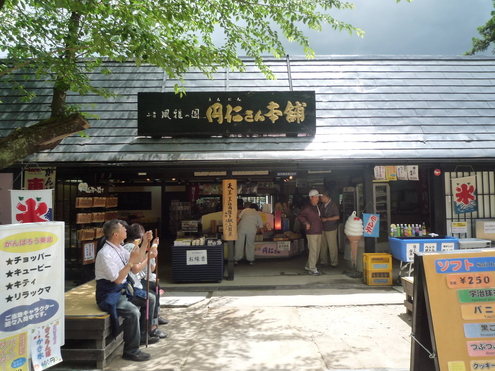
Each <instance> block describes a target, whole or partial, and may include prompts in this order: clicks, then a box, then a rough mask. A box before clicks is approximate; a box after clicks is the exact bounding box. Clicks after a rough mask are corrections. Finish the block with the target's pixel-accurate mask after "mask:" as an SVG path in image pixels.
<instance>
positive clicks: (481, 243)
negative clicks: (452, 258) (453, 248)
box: [459, 238, 492, 250]
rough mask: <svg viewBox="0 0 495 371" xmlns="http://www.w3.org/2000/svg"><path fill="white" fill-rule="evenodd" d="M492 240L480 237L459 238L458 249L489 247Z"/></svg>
mask: <svg viewBox="0 0 495 371" xmlns="http://www.w3.org/2000/svg"><path fill="white" fill-rule="evenodd" d="M491 247H492V241H490V240H482V239H481V238H461V239H460V240H459V249H460V250H463V249H490V248H491Z"/></svg>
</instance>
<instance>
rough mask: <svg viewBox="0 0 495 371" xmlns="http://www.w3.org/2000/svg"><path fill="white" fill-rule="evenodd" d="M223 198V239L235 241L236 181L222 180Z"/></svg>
mask: <svg viewBox="0 0 495 371" xmlns="http://www.w3.org/2000/svg"><path fill="white" fill-rule="evenodd" d="M222 189H223V193H222V198H223V203H222V205H223V212H222V214H223V215H222V221H223V239H224V240H225V241H235V240H237V180H235V179H224V180H223V181H222Z"/></svg>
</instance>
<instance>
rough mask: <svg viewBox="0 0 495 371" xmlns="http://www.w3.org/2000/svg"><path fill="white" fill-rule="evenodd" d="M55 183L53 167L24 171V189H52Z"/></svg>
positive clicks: (54, 169)
mask: <svg viewBox="0 0 495 371" xmlns="http://www.w3.org/2000/svg"><path fill="white" fill-rule="evenodd" d="M55 181H56V168H54V167H28V168H27V169H26V170H24V189H29V190H39V189H52V188H55Z"/></svg>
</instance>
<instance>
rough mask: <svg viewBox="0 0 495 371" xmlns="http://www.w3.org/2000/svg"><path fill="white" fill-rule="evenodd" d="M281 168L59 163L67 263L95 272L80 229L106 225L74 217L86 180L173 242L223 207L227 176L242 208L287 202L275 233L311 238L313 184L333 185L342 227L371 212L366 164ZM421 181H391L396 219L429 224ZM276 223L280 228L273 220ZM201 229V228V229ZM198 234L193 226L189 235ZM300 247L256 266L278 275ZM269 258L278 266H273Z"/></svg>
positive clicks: (132, 218)
mask: <svg viewBox="0 0 495 371" xmlns="http://www.w3.org/2000/svg"><path fill="white" fill-rule="evenodd" d="M277 166H278V165H274V166H272V167H270V168H268V169H263V170H261V171H260V170H242V175H235V176H234V175H232V174H233V173H234V171H233V170H229V171H228V172H225V173H226V174H227V175H216V174H218V173H219V172H220V170H218V169H213V170H212V171H211V172H207V174H208V175H207V176H204V175H202V176H196V175H195V174H196V172H195V171H194V169H191V170H181V171H179V170H177V171H175V170H173V169H167V170H163V169H151V168H150V169H139V171H138V170H134V169H125V170H124V169H122V170H121V169H119V170H118V171H117V170H116V169H115V168H111V169H107V170H106V171H103V170H102V171H101V172H100V173H94V172H89V171H88V172H85V171H83V169H79V171H78V172H77V173H75V172H74V170H73V169H71V170H70V171H69V170H66V171H64V170H63V169H60V170H59V171H58V173H57V178H58V179H57V192H56V209H55V212H56V217H57V220H64V221H65V222H66V225H67V231H68V234H67V236H66V240H67V243H66V250H67V252H66V256H67V257H68V258H69V261H70V264H68V267H70V270H71V271H80V270H81V269H82V268H83V267H84V271H85V272H89V273H87V274H85V275H84V277H87V278H90V276H91V274H90V272H91V263H89V264H86V263H83V253H82V248H83V244H84V243H85V241H82V240H80V238H79V237H80V236H79V234H78V230H79V229H81V228H83V229H88V228H89V229H97V228H98V227H101V225H102V224H103V223H102V222H100V223H99V224H98V225H96V224H94V223H88V224H87V225H80V224H77V223H75V219H76V215H77V214H78V213H80V212H81V211H84V210H80V209H77V208H76V198H77V197H80V196H81V194H80V192H79V190H78V184H79V183H81V182H84V183H87V184H88V185H90V186H94V187H101V189H103V194H102V195H105V196H116V197H118V198H119V199H120V201H121V202H119V205H118V206H117V207H116V208H114V209H112V210H113V211H114V212H118V217H119V218H124V219H126V220H127V219H129V220H128V221H129V222H131V223H132V222H139V223H141V224H144V225H145V226H146V228H151V229H153V230H155V231H156V232H157V234H158V235H159V236H160V237H161V238H162V239H163V240H164V241H167V243H166V245H168V246H172V244H173V241H174V240H175V239H176V238H177V237H178V236H181V235H182V236H183V235H184V233H183V232H184V231H182V222H183V221H188V220H195V221H200V220H201V219H202V217H203V216H204V215H205V214H209V213H212V212H216V211H218V210H219V206H220V205H221V192H220V191H219V187H220V185H221V180H222V179H223V178H235V179H237V181H238V187H239V189H240V192H239V199H240V200H241V201H240V202H241V204H242V206H243V207H244V206H247V205H248V204H250V203H256V204H257V205H258V206H259V207H260V209H261V210H263V211H265V212H267V213H269V214H272V215H273V213H274V209H275V205H276V204H277V203H279V202H280V203H282V204H286V205H287V209H286V210H285V211H284V212H283V214H282V218H283V219H284V220H283V223H282V224H281V229H277V230H276V231H274V232H277V233H274V234H282V233H283V232H287V231H290V232H293V233H301V234H302V235H303V236H302V239H304V233H303V232H304V231H301V230H299V229H298V227H297V223H296V215H297V211H298V209H299V208H300V207H301V206H302V205H304V203H305V202H307V194H308V192H309V190H311V189H317V190H318V191H319V192H323V191H325V190H326V191H328V192H329V193H330V195H331V198H332V200H333V201H335V202H337V203H338V204H339V208H340V211H341V218H340V226H339V229H340V230H341V231H342V230H343V225H344V223H345V221H346V219H347V217H348V214H349V213H350V212H352V211H353V210H356V211H358V212H360V213H362V212H363V211H364V210H365V209H364V208H365V205H364V204H363V192H364V190H363V184H364V179H363V174H364V171H363V169H364V167H363V166H346V167H344V166H340V167H337V166H334V167H333V168H332V169H331V170H329V169H328V167H324V166H322V165H321V164H320V165H319V166H318V167H314V168H313V169H312V170H309V169H305V170H300V169H291V168H283V171H277V170H275V169H276V168H277ZM280 167H282V166H280ZM217 170H218V172H217ZM203 173H204V172H203ZM210 174H212V175H210ZM246 174H248V175H246ZM256 174H262V175H256ZM420 179H421V180H420V181H419V182H410V181H404V182H399V181H397V182H388V184H389V188H390V205H389V206H388V207H389V212H390V218H389V219H388V220H387V221H391V222H392V223H411V224H412V223H414V224H416V223H422V222H426V223H427V224H428V221H429V215H430V214H431V210H430V202H429V191H428V190H429V185H428V179H427V178H426V177H421V178H420ZM90 211H95V212H97V211H100V210H90ZM366 212H372V211H369V210H366ZM272 228H273V229H274V228H275V225H274V224H273V225H272ZM218 231H219V229H217V232H218ZM202 232H203V231H202V229H201V228H200V229H199V230H198V232H196V233H197V234H199V233H202ZM279 232H280V233H279ZM193 234H194V233H191V232H187V235H188V236H192V235H193ZM339 236H340V237H339V244H340V253H341V255H342V256H341V258H340V260H341V261H342V262H343V263H345V261H344V260H345V259H344V258H345V257H344V252H345V245H346V243H347V241H346V239H345V236H344V235H343V232H341V233H340V234H339ZM263 237H264V236H263ZM272 237H273V235H272ZM267 238H269V237H267ZM384 238H385V239H386V238H387V233H385V234H384ZM298 240H300V239H298ZM297 246H298V247H297V251H295V252H294V254H292V255H290V256H288V257H286V258H277V257H270V256H268V257H265V258H264V259H265V260H264V261H263V260H262V258H259V260H260V267H258V268H256V269H253V270H251V272H259V271H260V269H261V268H262V267H263V269H266V270H269V269H271V267H272V268H273V269H274V271H276V272H278V273H280V272H287V271H289V270H288V268H287V269H285V268H284V267H283V265H284V264H285V263H286V264H287V267H290V266H291V265H292V264H294V263H293V262H294V261H299V260H301V261H302V260H304V259H305V258H304V257H305V254H306V253H305V251H304V248H302V247H301V244H300V243H298V245H297ZM284 248H287V246H286V247H284ZM289 248H292V247H289ZM268 250H269V249H268ZM164 252H165V253H164V254H161V256H162V259H163V258H165V262H164V264H167V263H166V261H167V260H168V259H169V258H170V250H169V249H166V250H165V251H164ZM269 261H271V262H273V264H268V262H269ZM275 263H276V264H275ZM304 263H305V262H304ZM304 263H303V264H300V262H299V263H298V264H295V265H297V266H302V268H304ZM344 268H345V267H344ZM300 273H301V274H305V273H306V272H303V271H301V272H300ZM249 274H251V273H249ZM284 274H287V273H284ZM294 274H295V275H297V273H294ZM73 275H76V276H77V273H75V274H68V277H71V276H73Z"/></svg>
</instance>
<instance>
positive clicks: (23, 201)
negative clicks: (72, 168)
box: [10, 189, 53, 224]
mask: <svg viewBox="0 0 495 371" xmlns="http://www.w3.org/2000/svg"><path fill="white" fill-rule="evenodd" d="M10 198H11V212H12V224H16V223H38V222H47V221H51V220H52V219H53V203H52V190H51V189H43V190H35V191H25V190H10Z"/></svg>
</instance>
